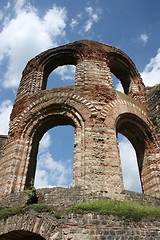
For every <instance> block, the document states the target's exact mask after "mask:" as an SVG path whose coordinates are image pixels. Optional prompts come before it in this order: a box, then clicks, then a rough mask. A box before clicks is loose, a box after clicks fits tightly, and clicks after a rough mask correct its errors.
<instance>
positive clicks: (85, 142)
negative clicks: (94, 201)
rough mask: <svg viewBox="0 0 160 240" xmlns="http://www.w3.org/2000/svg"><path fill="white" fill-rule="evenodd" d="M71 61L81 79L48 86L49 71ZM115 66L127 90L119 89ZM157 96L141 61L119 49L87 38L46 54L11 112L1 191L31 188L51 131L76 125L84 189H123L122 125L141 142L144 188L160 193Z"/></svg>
mask: <svg viewBox="0 0 160 240" xmlns="http://www.w3.org/2000/svg"><path fill="white" fill-rule="evenodd" d="M65 64H73V65H75V66H76V79H75V85H74V86H67V87H59V88H53V89H45V88H46V83H47V78H48V75H49V74H50V73H51V72H52V71H53V70H54V69H55V68H57V67H58V66H61V65H65ZM111 73H113V74H115V75H116V76H117V77H118V78H119V80H120V81H121V83H122V86H123V88H124V92H125V94H123V93H120V92H118V91H116V90H114V89H113V79H112V75H111ZM152 95H153V94H150V95H148V96H149V97H148V98H147V101H146V89H145V87H144V84H143V82H142V79H141V77H140V74H139V73H138V71H137V69H136V67H135V65H134V63H133V62H132V61H131V59H130V58H129V57H128V56H127V55H126V54H125V53H123V52H122V51H121V50H119V49H117V48H114V47H111V46H108V45H105V44H102V43H97V42H94V41H79V42H74V43H70V44H66V45H64V46H61V47H58V48H54V49H50V50H47V51H45V52H43V53H41V54H39V55H38V56H36V57H35V58H33V59H32V60H31V61H30V62H29V63H28V64H27V66H26V68H25V69H24V71H23V76H22V79H21V82H20V85H19V89H18V92H17V97H16V100H15V103H14V107H13V110H12V113H11V120H10V130H9V133H8V141H7V144H6V145H5V149H3V150H1V155H2V151H3V156H1V159H0V162H1V169H0V187H1V190H0V195H1V196H5V195H7V194H10V193H11V192H19V191H23V190H24V189H27V188H29V183H30V180H31V179H32V178H34V173H35V167H36V155H37V149H38V144H39V141H40V139H41V137H42V136H43V134H44V133H45V132H46V131H47V130H48V129H50V128H52V127H54V126H57V125H72V126H73V127H74V129H75V139H74V141H75V144H74V145H75V148H74V170H73V171H74V176H73V187H79V188H81V189H83V194H84V195H85V194H87V195H88V194H90V193H91V194H92V193H93V194H96V193H97V195H100V194H102V195H103V196H107V197H108V196H109V197H111V196H114V195H116V194H117V196H118V194H120V193H121V192H122V190H123V181H122V171H121V164H120V157H119V150H118V144H117V132H119V133H122V134H124V135H125V136H126V137H128V139H129V140H130V141H131V142H132V144H133V146H134V148H135V151H136V153H137V161H138V166H139V172H140V176H141V181H142V186H143V190H144V193H145V194H147V195H150V196H156V197H159V194H160V189H159V188H160V187H159V162H160V150H159V149H160V144H159V133H158V131H159V127H158V126H159V120H158V119H159V110H158V109H159V107H157V106H159V102H158V100H157V99H158V96H159V90H157V91H156V94H154V97H153V98H152ZM153 99H155V101H154V100H153ZM154 102H155V104H156V105H155V109H156V110H155V109H154ZM1 145H2V146H3V145H4V144H3V143H2V142H1ZM1 149H2V147H1Z"/></svg>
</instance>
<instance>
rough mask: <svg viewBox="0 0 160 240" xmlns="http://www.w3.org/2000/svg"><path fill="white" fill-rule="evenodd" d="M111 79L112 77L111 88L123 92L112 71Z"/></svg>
mask: <svg viewBox="0 0 160 240" xmlns="http://www.w3.org/2000/svg"><path fill="white" fill-rule="evenodd" d="M112 79H113V88H114V89H115V90H118V91H119V92H122V93H124V89H123V86H122V84H121V81H120V80H119V79H118V78H117V77H116V76H115V75H114V74H113V73H112Z"/></svg>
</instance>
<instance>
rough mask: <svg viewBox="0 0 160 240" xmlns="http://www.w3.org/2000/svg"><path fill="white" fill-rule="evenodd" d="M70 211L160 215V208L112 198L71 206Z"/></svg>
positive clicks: (133, 216)
mask: <svg viewBox="0 0 160 240" xmlns="http://www.w3.org/2000/svg"><path fill="white" fill-rule="evenodd" d="M67 211H68V212H75V213H81V214H84V213H90V212H91V213H95V214H103V215H115V216H119V217H124V218H129V219H133V220H135V221H137V220H141V219H142V218H143V217H148V216H149V217H150V216H153V217H160V208H159V207H155V206H152V205H148V204H146V203H140V202H124V201H111V200H91V201H87V202H83V203H79V204H76V205H74V206H72V207H70V208H69V209H68V210H67Z"/></svg>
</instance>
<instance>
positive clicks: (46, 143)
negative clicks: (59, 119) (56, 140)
mask: <svg viewBox="0 0 160 240" xmlns="http://www.w3.org/2000/svg"><path fill="white" fill-rule="evenodd" d="M50 145H51V137H50V135H49V133H48V132H46V133H45V134H44V136H43V137H42V139H41V141H40V143H39V152H40V153H43V152H45V151H47V150H48V148H49V147H50Z"/></svg>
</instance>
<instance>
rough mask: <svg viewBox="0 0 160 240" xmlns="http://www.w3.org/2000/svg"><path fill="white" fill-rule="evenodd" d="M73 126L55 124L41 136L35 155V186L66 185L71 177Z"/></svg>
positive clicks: (70, 182) (70, 180)
mask: <svg viewBox="0 0 160 240" xmlns="http://www.w3.org/2000/svg"><path fill="white" fill-rule="evenodd" d="M73 152H74V128H73V127H72V126H70V125H66V126H56V127H54V128H52V129H50V130H49V131H48V132H46V133H45V134H44V136H43V137H42V139H41V141H40V144H39V150H38V155H37V166H36V173H35V187H36V188H44V187H53V186H59V187H60V186H61V187H67V186H70V185H71V184H72V178H73Z"/></svg>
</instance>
